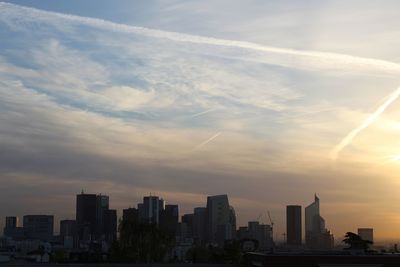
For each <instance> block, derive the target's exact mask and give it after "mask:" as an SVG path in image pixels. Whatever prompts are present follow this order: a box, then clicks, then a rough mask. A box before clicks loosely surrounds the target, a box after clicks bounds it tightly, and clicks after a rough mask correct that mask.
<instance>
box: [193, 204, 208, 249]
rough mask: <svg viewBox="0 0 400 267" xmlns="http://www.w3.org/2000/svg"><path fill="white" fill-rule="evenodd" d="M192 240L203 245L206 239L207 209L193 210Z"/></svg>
mask: <svg viewBox="0 0 400 267" xmlns="http://www.w3.org/2000/svg"><path fill="white" fill-rule="evenodd" d="M193 238H194V239H195V241H196V242H197V243H198V244H203V243H204V242H205V241H206V239H207V208H205V207H198V208H194V213H193Z"/></svg>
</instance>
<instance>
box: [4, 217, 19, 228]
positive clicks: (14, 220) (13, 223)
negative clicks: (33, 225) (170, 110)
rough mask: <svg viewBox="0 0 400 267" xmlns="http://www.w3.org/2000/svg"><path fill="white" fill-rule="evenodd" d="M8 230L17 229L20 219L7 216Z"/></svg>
mask: <svg viewBox="0 0 400 267" xmlns="http://www.w3.org/2000/svg"><path fill="white" fill-rule="evenodd" d="M5 227H6V228H16V227H18V217H16V216H7V217H6V226H5Z"/></svg>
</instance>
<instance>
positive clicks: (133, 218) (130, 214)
mask: <svg viewBox="0 0 400 267" xmlns="http://www.w3.org/2000/svg"><path fill="white" fill-rule="evenodd" d="M122 220H123V221H127V222H134V223H138V222H139V210H138V209H136V208H128V209H124V210H123V211H122Z"/></svg>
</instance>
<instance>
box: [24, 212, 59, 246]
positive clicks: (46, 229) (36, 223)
mask: <svg viewBox="0 0 400 267" xmlns="http://www.w3.org/2000/svg"><path fill="white" fill-rule="evenodd" d="M23 228H24V232H25V237H26V238H28V239H38V240H42V241H51V240H52V238H53V231H54V216H53V215H25V216H24V218H23Z"/></svg>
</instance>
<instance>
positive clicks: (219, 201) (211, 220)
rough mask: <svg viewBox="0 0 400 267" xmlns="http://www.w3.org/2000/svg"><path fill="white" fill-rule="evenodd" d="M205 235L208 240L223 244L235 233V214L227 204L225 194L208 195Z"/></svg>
mask: <svg viewBox="0 0 400 267" xmlns="http://www.w3.org/2000/svg"><path fill="white" fill-rule="evenodd" d="M207 225H208V227H207V235H208V241H209V242H211V243H215V244H218V245H219V246H223V245H224V241H225V240H231V239H233V238H234V236H235V233H236V229H235V228H236V216H235V212H234V210H233V208H232V207H231V206H230V205H229V201H228V196H227V195H218V196H209V197H208V198H207Z"/></svg>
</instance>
